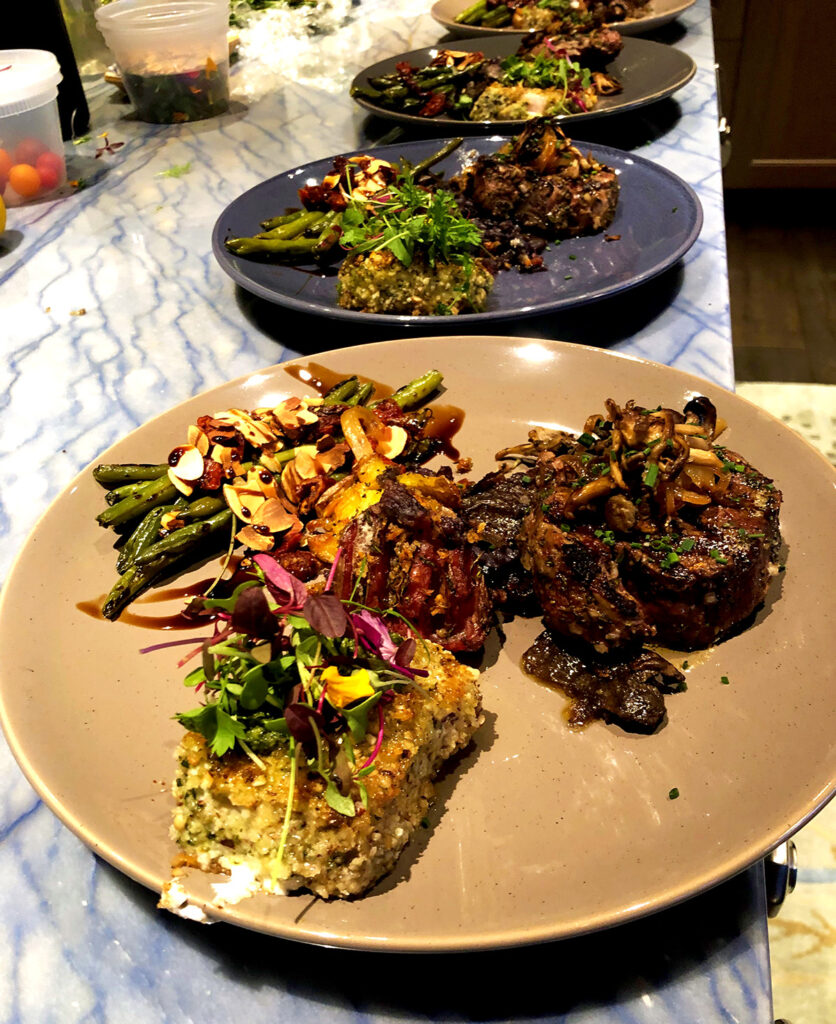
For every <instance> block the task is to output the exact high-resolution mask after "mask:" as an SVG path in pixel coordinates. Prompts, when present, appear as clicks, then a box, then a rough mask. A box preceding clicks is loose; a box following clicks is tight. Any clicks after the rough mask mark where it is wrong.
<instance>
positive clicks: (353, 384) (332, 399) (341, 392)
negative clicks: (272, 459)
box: [281, 377, 360, 454]
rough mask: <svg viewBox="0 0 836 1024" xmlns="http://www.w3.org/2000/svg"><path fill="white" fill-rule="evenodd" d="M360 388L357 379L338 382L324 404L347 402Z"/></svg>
mask: <svg viewBox="0 0 836 1024" xmlns="http://www.w3.org/2000/svg"><path fill="white" fill-rule="evenodd" d="M358 387H360V381H359V379H358V378H357V377H346V378H345V379H344V380H340V381H337V383H336V384H335V385H334V386H333V387H332V388H329V389H328V390H327V391H326V392H325V394H324V395H323V396H322V404H323V405H339V404H340V403H341V402H346V401H348V399H349V398H351V396H352V395H353V394H354V392H355V391H356V390H357V388H358ZM281 454H284V453H281Z"/></svg>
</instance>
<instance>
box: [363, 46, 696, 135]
mask: <svg viewBox="0 0 836 1024" xmlns="http://www.w3.org/2000/svg"><path fill="white" fill-rule="evenodd" d="M561 61H565V62H567V64H568V67H566V66H565V65H563V64H561ZM575 65H577V68H578V69H579V70H575V68H574V66H575ZM695 68H696V65H695V64H694V61H693V60H692V59H691V57H689V56H688V55H687V54H685V53H683V52H682V51H681V50H677V49H675V48H674V47H672V46H665V45H663V44H662V43H656V42H653V41H652V40H649V39H622V37H621V36H620V35H619V34H618V33H617V32H610V31H609V30H608V35H607V36H606V37H604V36H603V35H601V36H598V37H595V38H593V37H592V36H587V37H585V39H581V38H572V39H570V38H568V37H566V36H563V37H551V36H549V35H548V34H547V33H543V32H539V33H538V32H532V33H529V34H528V35H527V36H521V35H513V34H512V35H504V36H503V35H495V36H481V37H479V38H478V39H475V40H474V39H462V40H459V41H457V42H456V43H455V45H448V46H447V47H446V48H444V47H441V46H438V45H436V46H426V47H423V48H422V49H420V50H413V51H410V52H409V53H401V54H397V55H395V56H393V57H388V58H386V59H385V60H381V61H378V62H377V63H376V64H373V65H371V66H370V67H368V68H365V69H364V70H363V71H361V72H360V73H359V74H358V75H357V76H356V77H355V78H354V81H353V82H352V85H351V95H352V96H353V97H354V100H355V101H356V102H357V103H359V104H360V105H361V106H362V107H365V108H366V109H367V110H369V111H371V112H372V113H373V114H376V115H377V116H379V117H385V118H387V119H389V120H393V121H398V122H400V123H403V124H415V125H418V124H425V123H426V122H427V121H428V120H429V121H431V122H432V123H433V124H437V125H439V126H448V127H449V128H450V129H451V130H452V131H455V132H456V133H459V132H469V133H474V132H480V131H486V130H488V129H490V128H491V127H493V126H500V127H501V128H502V129H505V128H510V129H513V130H516V129H517V128H521V127H522V126H523V125H524V123H525V121H527V120H529V119H530V118H532V117H536V116H539V115H540V114H542V113H543V112H544V109H545V108H546V105H547V104H553V105H554V112H555V113H556V115H557V116H558V117H559V118H560V121H561V125H562V127H563V129H564V131H567V132H569V131H575V130H576V128H575V126H576V125H578V124H579V123H580V122H583V121H589V120H595V119H597V118H601V117H608V116H611V115H613V114H618V113H624V112H625V111H629V110H636V109H638V108H640V107H643V106H645V105H646V104H648V103H654V102H656V101H657V100H661V99H664V98H665V97H667V96H670V95H672V94H673V93H675V92H676V91H677V90H678V89H681V88H682V86H684V85H686V84H687V83H688V82H689V81H690V79H691V78H692V76H693V74H694V71H695ZM563 70H566V81H565V82H564V80H563V77H562V75H563ZM524 76H527V77H530V78H531V81H528V82H524V81H522V78H523V77H524ZM555 76H557V81H556V82H555ZM587 76H588V78H587ZM566 86H568V87H569V88H568V89H567V88H566Z"/></svg>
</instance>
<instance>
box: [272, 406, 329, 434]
mask: <svg viewBox="0 0 836 1024" xmlns="http://www.w3.org/2000/svg"><path fill="white" fill-rule="evenodd" d="M273 414H274V415H275V417H276V419H277V420H278V421H279V423H281V425H282V427H284V429H285V430H294V429H295V428H296V427H301V426H304V425H305V424H306V423H316V422H317V421H318V420H319V416H317V414H316V413H315V412H312V411H311V410H310V409H309V408H307V406H306V404H305V403H304V402H303V401H302V399H300V398H286V399H285V400H284V401H283V402H280V403H279V404H278V405H277V406H276V408H275V409H274V410H273Z"/></svg>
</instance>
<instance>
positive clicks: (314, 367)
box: [283, 363, 395, 398]
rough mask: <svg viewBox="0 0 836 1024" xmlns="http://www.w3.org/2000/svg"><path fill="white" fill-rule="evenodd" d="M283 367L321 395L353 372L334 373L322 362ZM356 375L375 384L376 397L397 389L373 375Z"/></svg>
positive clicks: (365, 382) (384, 395)
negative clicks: (372, 376) (382, 382)
mask: <svg viewBox="0 0 836 1024" xmlns="http://www.w3.org/2000/svg"><path fill="white" fill-rule="evenodd" d="M283 369H284V372H285V373H287V374H289V375H290V376H291V377H293V379H294V380H298V381H301V383H302V384H307V385H308V387H311V388H313V389H314V391H316V393H317V394H319V395H324V394H325V393H326V392H327V391H330V390H331V388H332V387H334V385H335V384H339V382H340V381H341V380H345V379H346V377H349V376H351V374H347V373H334V371H333V370H329V369H328V367H327V366H322V364H321V363H307V364H306V365H305V366H298V365H296V364H294V365H292V366H285V367H283ZM356 376H357V379H358V380H359V381H361V382H362V383H363V384H374V390H375V397H376V398H386V397H387V396H388V395H391V394H392V392H393V391H394V390H395V389H394V388H393V387H390V385H389V384H381V383H380V381H377V380H373V379H372V378H371V377H364V376H363V375H362V374H360V373H358V374H356Z"/></svg>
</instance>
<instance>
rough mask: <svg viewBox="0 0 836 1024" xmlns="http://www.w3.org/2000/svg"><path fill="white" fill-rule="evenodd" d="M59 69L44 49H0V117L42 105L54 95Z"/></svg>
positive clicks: (59, 73)
mask: <svg viewBox="0 0 836 1024" xmlns="http://www.w3.org/2000/svg"><path fill="white" fill-rule="evenodd" d="M60 81H61V68H60V66H59V64H58V59H57V57H56V56H55V54H54V53H49V52H48V51H47V50H0V117H8V116H9V114H22V113H24V111H26V110H34V109H35V108H36V107H42V106H43V105H44V103H48V102H49V101H50V100H54V99H55V97H56V96H57V95H58V83H59V82H60Z"/></svg>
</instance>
